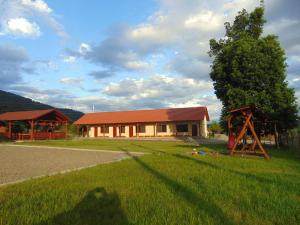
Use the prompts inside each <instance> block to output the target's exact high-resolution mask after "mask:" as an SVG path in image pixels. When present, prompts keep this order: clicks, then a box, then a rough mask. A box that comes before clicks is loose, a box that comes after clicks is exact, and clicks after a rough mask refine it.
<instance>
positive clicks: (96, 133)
mask: <svg viewBox="0 0 300 225" xmlns="http://www.w3.org/2000/svg"><path fill="white" fill-rule="evenodd" d="M94 137H98V127H94Z"/></svg>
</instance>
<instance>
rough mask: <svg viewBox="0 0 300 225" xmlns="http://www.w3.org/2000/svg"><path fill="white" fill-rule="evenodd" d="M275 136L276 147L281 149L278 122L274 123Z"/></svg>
mask: <svg viewBox="0 0 300 225" xmlns="http://www.w3.org/2000/svg"><path fill="white" fill-rule="evenodd" d="M274 136H275V145H276V148H277V149H279V140H278V132H277V126H276V122H275V124H274Z"/></svg>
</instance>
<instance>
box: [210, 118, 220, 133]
mask: <svg viewBox="0 0 300 225" xmlns="http://www.w3.org/2000/svg"><path fill="white" fill-rule="evenodd" d="M209 129H210V131H211V132H212V133H221V132H222V127H221V126H220V124H219V123H218V122H217V121H212V123H211V124H210V126H209Z"/></svg>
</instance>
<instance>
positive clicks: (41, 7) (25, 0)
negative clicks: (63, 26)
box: [22, 0, 53, 13]
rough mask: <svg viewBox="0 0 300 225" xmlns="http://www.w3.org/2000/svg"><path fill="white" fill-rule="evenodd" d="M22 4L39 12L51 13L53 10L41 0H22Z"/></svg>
mask: <svg viewBox="0 0 300 225" xmlns="http://www.w3.org/2000/svg"><path fill="white" fill-rule="evenodd" d="M22 4H23V5H25V6H28V7H30V8H32V9H35V10H37V11H40V12H45V13H51V12H52V11H53V10H52V9H51V8H49V6H48V5H47V3H46V2H44V1H43V0H35V1H32V0H22Z"/></svg>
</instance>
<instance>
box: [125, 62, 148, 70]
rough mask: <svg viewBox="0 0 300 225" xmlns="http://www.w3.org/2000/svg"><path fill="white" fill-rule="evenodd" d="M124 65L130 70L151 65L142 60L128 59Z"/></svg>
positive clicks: (141, 68)
mask: <svg viewBox="0 0 300 225" xmlns="http://www.w3.org/2000/svg"><path fill="white" fill-rule="evenodd" d="M126 67H127V68H128V69H131V70H144V69H149V68H150V67H151V65H150V64H149V63H147V62H142V61H129V62H127V63H126Z"/></svg>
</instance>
